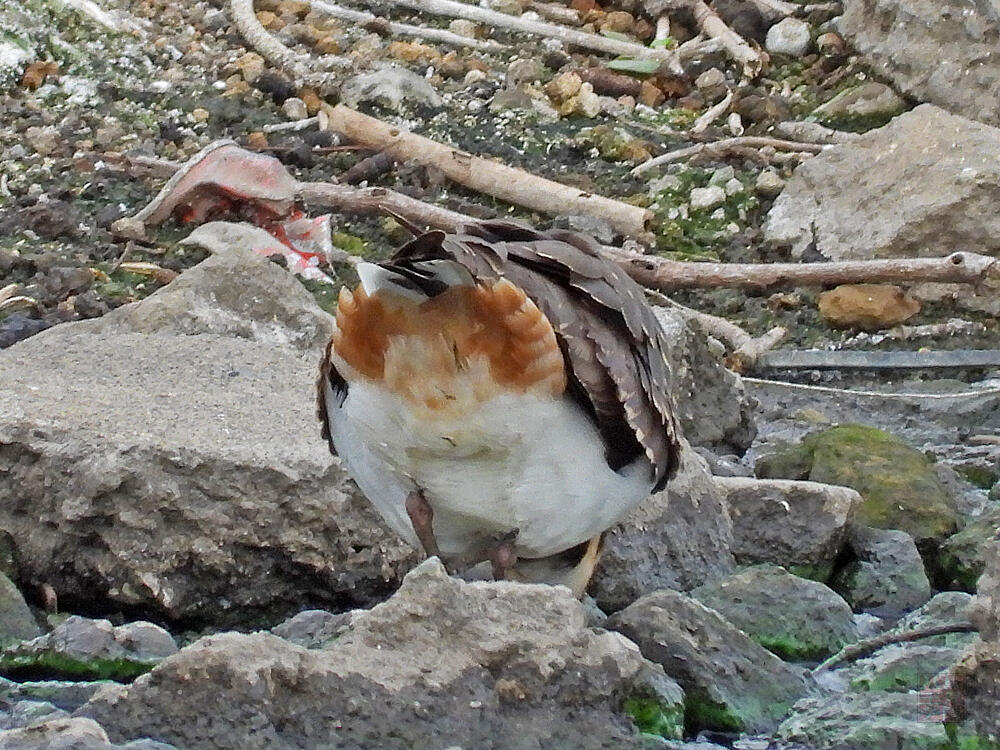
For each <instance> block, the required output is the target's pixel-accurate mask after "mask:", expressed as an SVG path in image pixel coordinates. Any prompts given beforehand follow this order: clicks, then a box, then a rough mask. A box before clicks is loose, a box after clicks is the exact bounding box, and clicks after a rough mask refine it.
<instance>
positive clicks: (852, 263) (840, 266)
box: [615, 252, 1000, 291]
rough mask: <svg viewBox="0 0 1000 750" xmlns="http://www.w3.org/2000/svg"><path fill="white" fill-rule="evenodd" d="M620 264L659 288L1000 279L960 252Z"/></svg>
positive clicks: (979, 259) (998, 262)
mask: <svg viewBox="0 0 1000 750" xmlns="http://www.w3.org/2000/svg"><path fill="white" fill-rule="evenodd" d="M615 261H616V262H617V263H618V264H619V265H620V266H622V267H623V268H624V269H625V270H626V272H627V273H628V274H629V275H630V276H631V277H632V278H634V279H635V280H636V281H638V282H639V283H640V284H642V285H644V286H648V287H653V288H655V289H662V290H664V291H670V290H675V289H692V288H706V287H707V288H713V289H714V288H719V287H741V288H748V287H749V288H753V289H770V288H777V287H788V286H809V285H814V286H815V285H820V286H825V285H828V284H859V283H864V282H867V283H881V282H893V281H895V282H899V281H906V282H916V281H950V282H962V283H967V284H976V283H981V282H992V281H993V280H994V279H996V278H998V277H1000V258H993V257H991V256H989V255H980V254H978V253H968V252H958V253H952V254H951V255H947V256H945V257H942V258H893V259H889V260H847V261H830V262H825V263H691V262H685V261H678V260H669V259H668V258H662V257H658V256H629V255H623V254H618V255H617V256H616V257H615Z"/></svg>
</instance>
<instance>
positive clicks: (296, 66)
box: [229, 0, 356, 93]
mask: <svg viewBox="0 0 1000 750" xmlns="http://www.w3.org/2000/svg"><path fill="white" fill-rule="evenodd" d="M229 11H230V13H231V14H232V17H233V23H235V24H236V28H237V29H238V30H239V32H240V34H242V36H243V39H244V40H246V43H247V45H249V47H250V48H251V49H253V50H254V51H256V52H258V53H259V54H260V56H261V57H263V58H264V59H265V60H267V61H268V62H269V63H271V64H272V65H274V66H275V67H277V68H279V69H280V70H282V71H284V72H285V73H288V74H289V75H290V76H292V77H293V78H295V79H297V80H298V81H300V82H301V83H303V84H306V85H309V86H312V87H314V88H316V89H317V90H318V91H320V92H322V93H326V92H329V91H331V90H332V89H336V88H337V87H338V86H339V85H340V77H339V76H337V75H335V74H331V73H328V72H316V69H317V68H323V69H329V70H339V71H341V72H343V71H347V70H350V69H351V66H352V65H356V63H353V62H352V61H351V60H348V59H347V58H346V57H338V56H336V55H323V56H322V57H321V58H319V59H318V60H314V59H313V58H311V57H309V56H307V55H299V54H297V53H296V52H294V51H292V50H291V49H289V48H288V47H286V46H285V45H284V44H282V43H281V42H279V41H278V40H277V39H275V38H274V37H273V36H272V35H271V34H270V33H268V31H267V29H265V28H264V27H263V26H261V24H260V21H258V20H257V15H256V14H255V13H254V10H253V0H230V3H229Z"/></svg>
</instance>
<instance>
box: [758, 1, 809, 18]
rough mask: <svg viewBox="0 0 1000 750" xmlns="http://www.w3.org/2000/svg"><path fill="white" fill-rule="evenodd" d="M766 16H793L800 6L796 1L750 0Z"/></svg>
mask: <svg viewBox="0 0 1000 750" xmlns="http://www.w3.org/2000/svg"><path fill="white" fill-rule="evenodd" d="M750 2H752V3H753V4H754V5H755V6H757V9H758V10H759V11H760V12H761V13H762V14H763V15H764V16H766V17H769V18H772V19H773V18H782V17H788V16H794V15H795V14H796V13H798V12H799V8H800V7H801V6H800V5H799V4H798V3H787V2H785V0H750Z"/></svg>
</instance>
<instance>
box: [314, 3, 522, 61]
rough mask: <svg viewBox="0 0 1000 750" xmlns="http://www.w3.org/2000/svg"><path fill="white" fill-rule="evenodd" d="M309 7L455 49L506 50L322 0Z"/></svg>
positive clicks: (479, 40) (491, 42)
mask: <svg viewBox="0 0 1000 750" xmlns="http://www.w3.org/2000/svg"><path fill="white" fill-rule="evenodd" d="M309 5H310V6H311V7H312V8H313V10H316V11H318V12H320V13H322V14H324V15H327V16H330V17H332V18H339V19H340V20H341V21H350V22H351V23H356V24H358V25H359V26H364V25H367V24H378V25H379V26H380V27H381V28H384V29H385V30H386V31H389V32H391V33H393V34H400V35H402V36H415V37H419V38H421V39H426V40H428V41H431V42H440V43H442V44H450V45H452V46H455V47H468V48H469V49H478V50H493V51H496V50H503V49H506V46H505V45H503V44H500V42H495V41H493V40H492V39H485V40H484V39H473V38H472V37H468V36H462V35H461V34H455V33H453V32H451V31H445V30H443V29H433V28H428V27H426V26H414V25H412V24H408V23H397V22H396V21H390V20H389V19H387V18H382V17H380V16H376V15H374V14H373V13H367V12H365V11H363V10H353V9H351V8H345V7H343V6H342V5H335V4H334V3H327V2H324V0H309Z"/></svg>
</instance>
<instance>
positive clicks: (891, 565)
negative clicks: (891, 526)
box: [832, 526, 931, 617]
mask: <svg viewBox="0 0 1000 750" xmlns="http://www.w3.org/2000/svg"><path fill="white" fill-rule="evenodd" d="M848 545H849V547H850V550H851V554H852V555H853V557H854V560H853V561H852V562H851V563H849V564H848V565H847V566H846V567H845V568H844V569H843V570H841V571H839V572H838V573H837V575H836V577H835V578H834V581H833V583H832V585H833V588H834V589H835V590H836V591H837V592H838V593H839V594H840V595H841V596H843V597H844V598H845V599H846V600H847V601H848V602H850V603H851V606H852V607H854V609H855V610H857V611H865V612H870V613H872V614H874V615H877V616H879V617H901V616H902V615H904V614H905V613H907V612H909V611H910V610H912V609H916V608H917V607H919V606H920V605H921V604H923V603H924V602H926V601H927V600H928V599H930V598H931V584H930V581H928V580H927V573H926V572H925V571H924V564H923V561H922V560H921V559H920V553H919V552H918V551H917V545H916V544H915V543H914V542H913V537H911V536H910V535H909V534H907V533H906V532H905V531H893V530H883V529H873V528H870V527H868V526H855V527H853V528H852V529H851V533H850V535H849V537H848Z"/></svg>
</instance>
